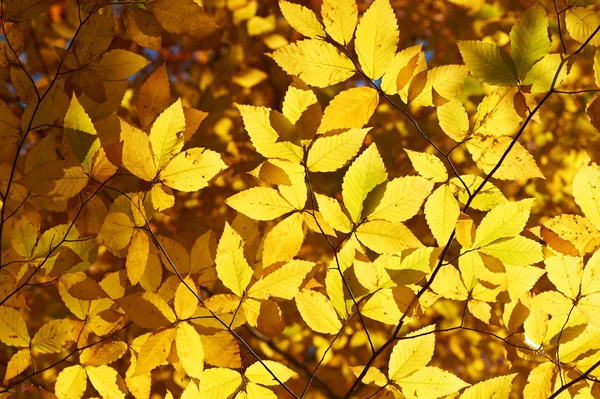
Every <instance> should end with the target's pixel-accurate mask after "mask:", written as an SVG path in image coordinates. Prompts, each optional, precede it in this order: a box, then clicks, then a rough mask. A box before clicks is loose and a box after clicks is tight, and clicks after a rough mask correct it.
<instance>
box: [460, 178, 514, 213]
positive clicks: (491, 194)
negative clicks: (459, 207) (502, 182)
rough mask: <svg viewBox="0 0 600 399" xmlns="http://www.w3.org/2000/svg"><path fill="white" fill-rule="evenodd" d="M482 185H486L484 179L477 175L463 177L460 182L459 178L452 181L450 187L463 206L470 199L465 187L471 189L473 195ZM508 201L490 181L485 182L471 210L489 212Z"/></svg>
mask: <svg viewBox="0 0 600 399" xmlns="http://www.w3.org/2000/svg"><path fill="white" fill-rule="evenodd" d="M463 183H464V185H463ZM482 183H484V181H483V178H482V177H479V176H476V175H462V176H460V180H459V179H458V177H453V178H452V179H450V185H451V187H452V189H453V191H454V193H455V194H457V195H458V200H459V201H460V202H462V203H463V204H466V203H467V201H468V198H469V193H467V190H465V187H464V186H465V185H466V186H467V187H469V190H470V191H471V193H472V192H473V191H475V189H476V188H477V187H479V186H480V185H481V184H482ZM506 201H507V199H506V197H505V196H504V194H502V191H500V190H499V189H498V187H496V186H494V185H493V184H492V183H490V182H489V181H488V182H485V184H484V185H483V188H482V189H481V191H479V193H478V194H477V196H476V197H475V199H474V200H473V202H472V203H471V208H473V209H478V210H480V211H489V210H490V209H493V208H494V207H496V206H497V205H499V204H502V203H504V202H506Z"/></svg>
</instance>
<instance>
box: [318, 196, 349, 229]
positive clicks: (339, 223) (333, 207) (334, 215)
mask: <svg viewBox="0 0 600 399" xmlns="http://www.w3.org/2000/svg"><path fill="white" fill-rule="evenodd" d="M315 198H316V199H317V204H318V205H319V210H320V211H321V215H323V219H325V221H326V222H327V223H328V224H329V225H331V227H333V228H334V229H336V230H338V231H341V232H342V233H349V232H350V230H352V222H350V219H348V216H346V214H345V213H344V212H343V211H342V207H341V206H340V203H339V202H338V201H337V200H336V199H334V198H330V197H328V196H326V195H322V194H317V193H315Z"/></svg>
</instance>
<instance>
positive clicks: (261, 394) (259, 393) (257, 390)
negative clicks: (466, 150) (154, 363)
mask: <svg viewBox="0 0 600 399" xmlns="http://www.w3.org/2000/svg"><path fill="white" fill-rule="evenodd" d="M246 394H247V395H248V396H247V398H248V399H277V395H275V393H274V392H273V391H271V390H270V389H268V388H265V387H263V386H260V385H258V384H255V383H253V382H249V383H247V384H246ZM235 399H239V398H237V397H236V398H235ZM577 399H579V398H577Z"/></svg>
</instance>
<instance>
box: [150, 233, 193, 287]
mask: <svg viewBox="0 0 600 399" xmlns="http://www.w3.org/2000/svg"><path fill="white" fill-rule="evenodd" d="M157 238H158V242H159V244H160V245H161V247H162V249H163V250H164V252H163V251H162V250H160V251H159V254H160V259H161V261H162V263H163V265H165V267H166V268H167V270H168V271H170V272H171V273H175V270H174V269H173V267H175V268H177V270H178V271H179V272H180V273H183V274H188V273H190V255H189V253H188V251H187V249H185V248H184V246H183V245H181V243H179V242H178V241H175V240H173V239H171V238H169V237H165V236H163V235H159V236H157ZM173 289H175V287H173Z"/></svg>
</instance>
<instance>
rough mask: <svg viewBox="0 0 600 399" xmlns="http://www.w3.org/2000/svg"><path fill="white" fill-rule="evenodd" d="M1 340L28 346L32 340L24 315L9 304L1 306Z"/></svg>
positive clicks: (14, 344)
mask: <svg viewBox="0 0 600 399" xmlns="http://www.w3.org/2000/svg"><path fill="white" fill-rule="evenodd" d="M0 341H2V342H3V343H5V344H6V345H8V346H17V347H27V346H29V343H30V342H31V338H30V337H29V332H28V331H27V325H26V324H25V320H24V319H23V316H22V315H21V313H19V311H18V310H16V309H13V308H9V307H8V306H0Z"/></svg>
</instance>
